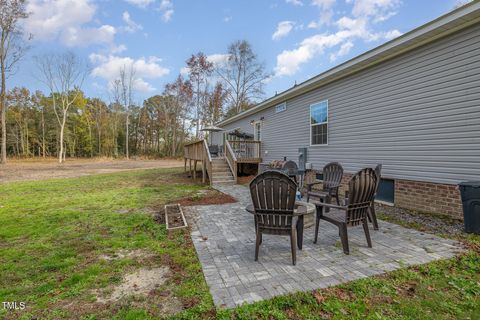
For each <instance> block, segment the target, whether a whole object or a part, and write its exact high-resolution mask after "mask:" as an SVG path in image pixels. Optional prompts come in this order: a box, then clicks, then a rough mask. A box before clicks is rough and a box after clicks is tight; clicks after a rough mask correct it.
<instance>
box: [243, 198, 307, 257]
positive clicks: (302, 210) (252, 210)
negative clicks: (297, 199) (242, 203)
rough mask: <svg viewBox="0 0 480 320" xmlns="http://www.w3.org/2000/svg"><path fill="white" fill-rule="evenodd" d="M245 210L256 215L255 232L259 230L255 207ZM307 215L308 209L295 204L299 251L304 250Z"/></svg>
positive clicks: (251, 206)
mask: <svg viewBox="0 0 480 320" xmlns="http://www.w3.org/2000/svg"><path fill="white" fill-rule="evenodd" d="M245 210H247V212H250V213H251V214H253V215H254V217H255V230H256V229H257V216H256V215H255V207H254V206H253V204H249V205H248V206H247V207H246V208H245ZM306 213H307V207H306V206H305V205H303V204H297V203H295V209H294V211H293V216H296V217H298V220H297V225H296V228H297V245H298V249H300V250H302V246H303V220H304V219H303V216H304V215H305V214H306Z"/></svg>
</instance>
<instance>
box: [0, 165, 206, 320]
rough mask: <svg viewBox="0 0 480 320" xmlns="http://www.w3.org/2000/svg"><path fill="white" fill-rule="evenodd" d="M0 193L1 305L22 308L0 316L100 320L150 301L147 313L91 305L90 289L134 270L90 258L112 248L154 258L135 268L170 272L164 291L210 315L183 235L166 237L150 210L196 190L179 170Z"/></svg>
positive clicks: (14, 186) (12, 187)
mask: <svg viewBox="0 0 480 320" xmlns="http://www.w3.org/2000/svg"><path fill="white" fill-rule="evenodd" d="M0 188H1V192H0V274H1V277H0V302H3V301H17V302H20V301H23V302H26V304H27V309H26V310H24V311H18V312H16V313H12V312H6V311H5V310H3V308H0V318H2V317H10V318H12V319H16V318H18V317H21V318H23V319H30V318H31V317H32V316H37V317H41V318H42V319H43V318H49V319H60V318H70V317H71V316H72V312H75V316H76V317H79V318H81V315H83V314H89V313H90V314H92V313H93V314H96V317H91V318H88V319H96V318H105V319H109V318H111V316H113V315H115V314H118V315H119V317H120V318H123V317H128V315H129V314H136V313H138V314H141V313H142V312H147V313H148V312H153V311H155V306H154V304H155V303H157V302H159V300H158V299H157V300H155V299H151V301H144V302H143V305H144V306H146V307H144V308H141V309H139V310H135V308H133V307H131V306H132V305H140V306H142V302H141V301H140V302H138V301H134V302H135V303H133V302H132V303H131V304H130V305H129V304H128V303H126V304H125V303H124V304H121V305H106V306H104V307H99V306H98V305H94V304H92V300H94V298H93V297H92V296H93V295H92V290H93V289H99V288H100V289H101V288H107V287H108V286H109V285H111V284H116V283H119V282H120V281H121V279H122V275H123V274H124V273H126V272H128V271H131V270H135V269H136V268H138V267H141V266H142V263H139V262H138V261H136V260H135V259H129V258H124V259H116V260H111V261H105V260H104V259H99V257H100V256H101V255H103V254H113V253H115V252H118V251H119V250H121V249H127V250H134V249H142V250H144V251H145V252H148V253H152V254H154V257H152V258H150V259H149V261H146V262H145V261H144V262H143V264H145V265H147V266H158V265H162V264H166V265H169V266H170V267H171V269H172V270H173V271H174V272H173V276H172V279H171V280H170V281H169V283H168V284H167V285H166V287H165V288H164V289H165V290H166V291H168V292H171V295H174V296H175V297H178V298H179V299H180V301H181V302H182V303H187V304H188V303H190V304H192V305H193V307H192V310H190V311H191V312H202V311H203V310H210V309H211V308H212V301H211V296H210V295H209V294H208V289H207V287H206V284H205V281H204V278H203V275H202V273H201V267H200V265H199V263H198V260H197V257H196V254H195V250H194V249H193V247H192V245H191V243H190V238H189V235H188V232H186V231H177V232H175V233H174V234H173V235H170V236H169V235H168V234H167V232H166V230H165V226H164V225H160V224H157V223H155V222H154V221H153V219H152V216H151V214H150V212H149V211H150V210H151V209H152V208H160V207H161V204H163V203H165V202H169V201H172V200H175V199H179V198H184V197H189V196H194V195H195V194H196V193H197V192H198V191H199V190H201V189H204V188H205V187H203V186H200V185H195V184H192V183H191V182H189V181H188V180H186V179H185V178H184V177H183V175H182V174H179V170H178V169H171V170H170V169H163V170H146V171H132V172H126V173H117V174H108V175H96V176H87V177H81V178H73V179H55V180H48V181H35V182H16V183H8V184H2V185H0ZM147 300H148V299H147ZM190 301H193V302H190ZM160 303H161V301H160ZM0 307H2V306H1V305H0ZM133 317H134V318H136V317H135V316H133Z"/></svg>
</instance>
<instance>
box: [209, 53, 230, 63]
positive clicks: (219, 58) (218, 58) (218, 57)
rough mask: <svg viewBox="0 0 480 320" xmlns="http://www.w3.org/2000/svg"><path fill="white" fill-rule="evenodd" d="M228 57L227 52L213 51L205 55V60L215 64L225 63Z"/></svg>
mask: <svg viewBox="0 0 480 320" xmlns="http://www.w3.org/2000/svg"><path fill="white" fill-rule="evenodd" d="M228 57H230V55H229V54H227V53H215V54H211V55H208V56H207V60H208V61H210V62H211V63H213V64H214V65H216V66H219V65H222V64H225V63H227V61H228Z"/></svg>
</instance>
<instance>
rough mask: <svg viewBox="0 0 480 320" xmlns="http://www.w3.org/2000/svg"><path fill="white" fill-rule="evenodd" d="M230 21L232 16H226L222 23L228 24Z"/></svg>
mask: <svg viewBox="0 0 480 320" xmlns="http://www.w3.org/2000/svg"><path fill="white" fill-rule="evenodd" d="M230 21H232V16H226V17H224V18H223V22H230Z"/></svg>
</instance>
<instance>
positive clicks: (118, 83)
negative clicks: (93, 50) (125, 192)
mask: <svg viewBox="0 0 480 320" xmlns="http://www.w3.org/2000/svg"><path fill="white" fill-rule="evenodd" d="M134 84H135V68H134V67H133V64H130V65H129V66H128V67H127V66H123V67H122V68H120V70H119V72H118V79H116V80H114V81H113V83H112V91H113V92H112V94H113V97H114V100H115V103H117V104H119V105H121V106H122V107H123V109H124V110H125V157H126V158H127V159H129V147H128V139H129V135H130V133H129V121H130V107H131V106H132V105H133V96H134Z"/></svg>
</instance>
